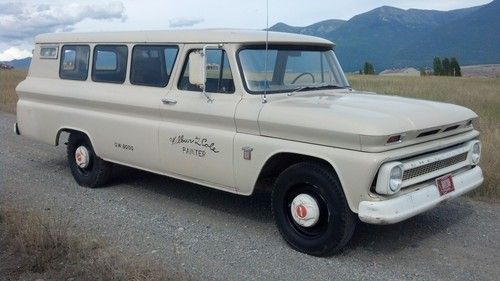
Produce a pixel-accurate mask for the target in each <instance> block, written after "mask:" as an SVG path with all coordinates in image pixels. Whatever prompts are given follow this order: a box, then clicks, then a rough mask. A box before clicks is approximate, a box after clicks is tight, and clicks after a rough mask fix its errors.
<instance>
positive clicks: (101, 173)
mask: <svg viewBox="0 0 500 281" xmlns="http://www.w3.org/2000/svg"><path fill="white" fill-rule="evenodd" d="M67 154H68V163H69V167H70V170H71V174H72V175H73V178H74V179H75V180H76V182H77V183H78V184H79V185H81V186H85V187H91V188H93V187H99V186H103V185H105V184H106V183H107V182H108V181H109V179H110V177H111V170H112V164H111V163H109V162H107V161H104V160H103V159H101V158H100V157H99V156H97V155H96V154H95V152H94V148H93V147H92V143H91V142H90V140H89V138H88V137H87V136H86V135H85V134H82V133H78V132H75V133H71V134H70V135H69V138H68V146H67Z"/></svg>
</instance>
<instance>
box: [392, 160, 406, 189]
mask: <svg viewBox="0 0 500 281" xmlns="http://www.w3.org/2000/svg"><path fill="white" fill-rule="evenodd" d="M402 183H403V168H402V167H401V165H399V166H395V167H393V168H392V170H391V176H390V177H389V188H390V189H391V191H392V192H398V191H399V190H400V189H401V184H402Z"/></svg>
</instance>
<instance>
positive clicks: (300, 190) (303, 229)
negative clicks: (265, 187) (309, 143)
mask: <svg viewBox="0 0 500 281" xmlns="http://www.w3.org/2000/svg"><path fill="white" fill-rule="evenodd" d="M272 207H273V215H274V218H275V220H276V225H277V227H278V229H279V231H280V233H281V235H282V236H283V238H284V239H285V240H286V241H287V242H288V243H289V244H290V245H291V246H292V247H293V248H295V249H297V250H298V251H301V252H304V253H307V254H310V255H314V256H326V255H331V254H334V253H336V252H338V251H339V250H341V249H342V247H344V246H345V245H346V244H347V242H349V240H350V239H351V236H352V234H353V232H354V228H355V226H356V216H355V215H354V214H353V213H352V212H351V210H350V209H349V206H348V205H347V202H346V199H345V196H344V193H343V191H342V187H341V185H340V182H339V180H338V179H337V176H336V175H335V173H334V172H333V170H332V169H331V168H329V167H326V166H323V165H320V164H316V163H310V162H304V163H298V164H295V165H293V166H291V167H289V168H288V169H286V170H285V171H283V172H282V173H281V174H280V176H279V177H278V179H277V180H276V183H275V188H274V189H273V194H272Z"/></svg>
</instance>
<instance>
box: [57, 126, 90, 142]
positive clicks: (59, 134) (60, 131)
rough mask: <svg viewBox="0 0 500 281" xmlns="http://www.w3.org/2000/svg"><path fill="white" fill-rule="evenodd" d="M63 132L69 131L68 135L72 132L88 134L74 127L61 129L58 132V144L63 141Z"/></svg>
mask: <svg viewBox="0 0 500 281" xmlns="http://www.w3.org/2000/svg"><path fill="white" fill-rule="evenodd" d="M62 133H67V134H68V135H69V134H71V133H80V134H83V135H87V134H86V133H84V132H82V131H78V130H74V129H67V128H65V129H60V130H59V132H57V136H56V146H58V145H59V143H60V141H61V138H62V136H61V135H62Z"/></svg>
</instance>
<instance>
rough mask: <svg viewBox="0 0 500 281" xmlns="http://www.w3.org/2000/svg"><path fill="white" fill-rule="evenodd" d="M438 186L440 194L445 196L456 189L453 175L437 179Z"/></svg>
mask: <svg viewBox="0 0 500 281" xmlns="http://www.w3.org/2000/svg"><path fill="white" fill-rule="evenodd" d="M436 186H437V188H438V190H439V195H440V196H443V195H445V194H448V193H450V192H452V191H454V190H455V185H453V178H452V177H451V175H446V176H443V177H440V178H437V179H436Z"/></svg>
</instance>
